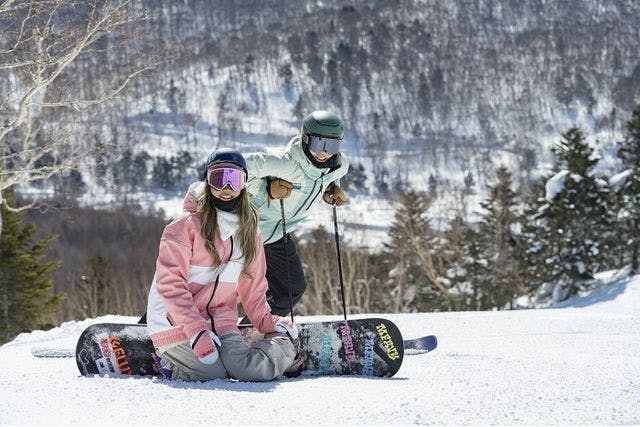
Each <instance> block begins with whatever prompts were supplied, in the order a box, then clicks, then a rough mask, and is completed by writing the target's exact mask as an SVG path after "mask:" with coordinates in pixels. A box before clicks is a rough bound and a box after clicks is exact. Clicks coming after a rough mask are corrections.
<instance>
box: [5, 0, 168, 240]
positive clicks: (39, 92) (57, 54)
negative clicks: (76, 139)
mask: <svg viewBox="0 0 640 427" xmlns="http://www.w3.org/2000/svg"><path fill="white" fill-rule="evenodd" d="M142 18H143V17H142V16H140V13H135V12H134V11H133V8H132V4H131V0H93V1H84V2H77V1H76V0H49V1H47V0H25V1H20V2H16V1H13V0H5V1H4V2H2V3H0V19H2V20H3V22H6V23H8V25H7V28H8V29H7V30H6V31H5V30H4V29H3V33H2V34H1V35H0V43H1V44H2V45H1V46H0V73H2V74H1V75H0V78H2V77H6V81H7V82H10V84H9V90H8V91H3V93H1V94H0V203H3V204H6V202H5V201H4V200H3V198H2V192H3V191H4V190H6V189H7V188H9V187H12V186H15V185H17V184H21V183H26V182H31V181H36V180H44V179H48V178H50V177H52V176H54V175H56V174H60V173H61V172H64V171H67V170H69V169H75V168H77V165H78V163H79V161H80V160H81V159H82V157H83V156H85V155H86V150H87V148H86V147H83V146H81V145H80V144H70V143H69V142H70V141H71V140H72V139H73V138H72V135H74V132H75V131H76V129H77V124H74V123H72V122H73V119H75V120H80V119H79V117H77V114H76V117H74V118H72V122H69V120H68V119H69V118H71V116H69V113H67V116H69V117H66V118H64V119H63V118H62V117H63V116H61V115H60V114H61V113H56V115H55V116H53V115H52V113H47V111H51V112H53V111H64V109H73V111H78V112H82V113H83V114H87V113H90V112H91V111H90V110H89V107H93V106H97V105H99V104H103V103H106V102H107V101H110V100H113V99H114V98H116V97H117V96H118V95H120V94H122V93H123V91H124V90H125V89H126V88H127V86H128V85H129V84H130V83H131V81H132V80H133V79H135V78H137V77H139V76H140V75H141V74H143V73H145V72H146V71H149V70H151V69H153V68H154V67H155V66H157V64H158V63H159V62H155V63H153V64H152V63H150V62H147V63H145V64H142V65H135V66H134V67H133V68H132V69H131V71H129V72H128V73H126V74H125V75H120V76H119V77H116V78H117V80H118V83H116V84H114V85H110V86H111V87H109V86H107V85H105V86H102V87H104V88H105V90H101V92H102V93H96V94H95V96H93V95H92V96H89V97H87V96H86V95H81V94H82V91H81V90H79V89H73V88H70V87H68V86H69V84H70V83H75V82H73V81H72V80H71V79H69V78H68V72H67V70H68V69H72V68H71V67H70V66H71V64H74V63H78V62H80V61H84V59H81V58H96V59H98V58H97V55H100V54H106V53H107V49H105V48H104V46H101V44H102V45H104V44H105V43H110V42H111V41H114V40H115V41H117V42H119V43H136V42H137V40H136V39H135V38H134V36H133V35H132V34H128V33H127V32H126V31H128V30H129V29H132V30H133V31H135V29H133V28H132V27H133V26H132V23H134V22H136V21H138V20H140V19H142ZM93 46H97V47H96V48H95V49H93V48H92V47H93ZM88 55H91V56H88ZM141 61H142V58H134V62H141ZM65 73H66V74H67V75H66V76H65ZM61 76H65V77H63V78H61ZM67 80H68V81H67ZM114 80H115V79H114ZM95 87H98V88H99V87H101V86H100V85H95ZM61 94H64V95H62V96H60V95H61ZM56 98H57V99H56ZM70 111H71V110H70ZM53 117H57V119H54V121H53V122H50V121H48V120H50V118H53ZM58 122H61V123H63V126H62V127H61V126H59V123H58ZM1 232H2V223H1V220H0V233H1Z"/></svg>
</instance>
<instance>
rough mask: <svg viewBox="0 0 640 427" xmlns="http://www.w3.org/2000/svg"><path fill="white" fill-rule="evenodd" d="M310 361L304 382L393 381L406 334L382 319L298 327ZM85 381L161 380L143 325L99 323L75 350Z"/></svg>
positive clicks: (402, 351)
mask: <svg viewBox="0 0 640 427" xmlns="http://www.w3.org/2000/svg"><path fill="white" fill-rule="evenodd" d="M297 326H298V331H299V336H300V341H301V346H302V351H303V352H304V353H305V355H306V360H305V362H304V365H303V368H302V375H303V376H324V375H357V376H370V377H390V376H393V375H394V374H396V373H397V372H398V370H399V369H400V366H401V365H402V359H403V357H404V346H403V340H402V334H401V333H400V330H399V329H398V327H397V326H396V325H395V324H394V323H393V322H391V321H389V320H387V319H382V318H366V319H355V320H346V321H345V320H340V321H330V322H308V323H300V324H297ZM76 363H77V365H78V369H79V370H80V373H81V374H82V375H94V374H97V375H102V376H103V375H151V376H153V375H162V372H160V371H159V369H158V367H157V366H156V363H155V360H154V347H153V343H152V341H151V339H150V338H149V335H148V333H147V327H146V325H144V324H117V323H99V324H95V325H91V326H89V327H88V328H86V329H85V330H84V331H83V332H82V334H81V335H80V338H79V339H78V344H77V346H76Z"/></svg>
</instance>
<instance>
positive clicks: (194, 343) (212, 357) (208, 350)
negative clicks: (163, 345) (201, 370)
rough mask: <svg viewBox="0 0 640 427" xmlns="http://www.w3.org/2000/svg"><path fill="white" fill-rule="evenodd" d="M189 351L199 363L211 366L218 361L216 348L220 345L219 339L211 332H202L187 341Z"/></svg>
mask: <svg viewBox="0 0 640 427" xmlns="http://www.w3.org/2000/svg"><path fill="white" fill-rule="evenodd" d="M189 344H191V350H193V353H194V354H195V355H196V357H197V358H198V360H199V361H201V362H202V363H204V364H205V365H213V364H214V363H216V361H217V360H218V349H217V348H216V344H217V345H218V346H221V345H222V342H221V341H220V338H218V336H217V335H216V334H214V333H213V332H212V331H207V330H203V331H200V332H198V333H197V334H195V335H194V336H192V337H191V340H189Z"/></svg>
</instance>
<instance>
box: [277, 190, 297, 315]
mask: <svg viewBox="0 0 640 427" xmlns="http://www.w3.org/2000/svg"><path fill="white" fill-rule="evenodd" d="M280 213H281V215H282V245H283V247H284V256H285V258H286V262H287V287H288V288H289V310H291V312H290V314H291V323H294V321H293V291H292V290H291V273H290V272H289V253H288V252H287V224H286V222H285V219H284V199H280Z"/></svg>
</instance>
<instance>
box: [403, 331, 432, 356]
mask: <svg viewBox="0 0 640 427" xmlns="http://www.w3.org/2000/svg"><path fill="white" fill-rule="evenodd" d="M436 347H438V338H436V336H435V335H427V336H424V337H420V338H413V339H408V340H404V349H405V352H406V351H409V350H410V351H411V352H412V353H428V352H430V351H433V350H435V349H436Z"/></svg>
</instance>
